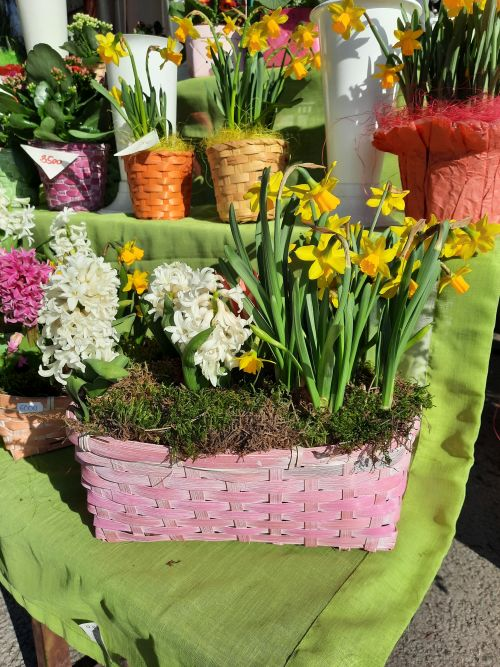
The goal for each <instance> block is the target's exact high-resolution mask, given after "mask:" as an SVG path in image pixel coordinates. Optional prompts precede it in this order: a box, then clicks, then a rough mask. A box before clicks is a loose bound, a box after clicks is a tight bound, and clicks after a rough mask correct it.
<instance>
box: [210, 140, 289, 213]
mask: <svg viewBox="0 0 500 667" xmlns="http://www.w3.org/2000/svg"><path fill="white" fill-rule="evenodd" d="M207 158H208V162H209V164H210V172H211V174H212V180H213V182H214V189H215V200H216V203H217V212H218V214H219V217H220V219H221V220H222V221H223V222H228V220H229V207H230V205H231V204H233V205H234V211H235V213H236V219H237V221H238V222H255V220H256V219H257V213H256V212H255V211H252V210H251V208H250V203H249V201H248V200H247V199H245V198H244V196H245V194H246V193H247V192H248V190H249V189H250V188H251V187H252V185H254V184H255V183H257V182H258V181H259V180H260V177H261V175H262V170H263V169H265V168H266V167H271V171H272V172H276V171H283V170H284V169H285V167H286V165H287V162H288V144H287V142H286V141H284V140H283V139H275V138H259V139H241V140H238V141H227V142H224V143H221V144H215V145H214V146H210V147H209V148H207ZM273 213H274V211H273V210H270V211H269V214H268V217H269V218H272V216H273Z"/></svg>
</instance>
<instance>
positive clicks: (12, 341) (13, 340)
mask: <svg viewBox="0 0 500 667" xmlns="http://www.w3.org/2000/svg"><path fill="white" fill-rule="evenodd" d="M22 340H23V334H22V333H13V334H12V336H11V337H10V338H9V342H8V343H7V354H14V352H17V351H18V349H19V346H20V345H21V343H22Z"/></svg>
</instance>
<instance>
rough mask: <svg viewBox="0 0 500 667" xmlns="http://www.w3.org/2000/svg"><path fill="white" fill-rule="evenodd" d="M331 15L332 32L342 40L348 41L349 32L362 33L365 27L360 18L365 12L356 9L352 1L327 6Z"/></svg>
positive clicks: (360, 8)
mask: <svg viewBox="0 0 500 667" xmlns="http://www.w3.org/2000/svg"><path fill="white" fill-rule="evenodd" d="M328 10H329V12H330V14H331V15H332V30H333V31H334V32H336V33H337V34H338V35H341V36H342V37H343V38H344V39H349V37H350V36H351V31H352V30H354V31H355V32H362V31H363V30H364V29H365V26H364V25H363V24H362V23H361V21H360V18H361V17H362V16H363V14H364V13H365V12H366V9H364V8H363V7H356V5H355V4H354V2H353V0H343V2H341V3H334V4H331V5H329V6H328Z"/></svg>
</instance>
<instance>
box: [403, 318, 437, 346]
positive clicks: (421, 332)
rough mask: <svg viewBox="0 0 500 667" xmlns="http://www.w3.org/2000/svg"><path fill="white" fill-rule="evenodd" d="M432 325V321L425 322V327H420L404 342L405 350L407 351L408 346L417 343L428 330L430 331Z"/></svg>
mask: <svg viewBox="0 0 500 667" xmlns="http://www.w3.org/2000/svg"><path fill="white" fill-rule="evenodd" d="M431 327H432V323H431V322H429V324H426V325H425V327H422V328H421V329H419V330H418V331H417V333H416V334H415V335H414V336H412V338H410V340H409V341H408V342H407V343H406V347H405V352H407V351H408V350H409V349H410V348H412V347H413V346H414V345H416V344H417V343H419V342H420V341H421V340H422V339H423V338H425V336H426V334H427V332H428V331H430V329H431Z"/></svg>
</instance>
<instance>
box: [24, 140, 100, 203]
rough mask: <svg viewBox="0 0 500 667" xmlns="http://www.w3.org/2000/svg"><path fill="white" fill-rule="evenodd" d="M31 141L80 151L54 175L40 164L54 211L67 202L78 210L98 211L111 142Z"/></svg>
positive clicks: (40, 145) (39, 145) (41, 145)
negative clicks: (48, 173) (51, 175)
mask: <svg viewBox="0 0 500 667" xmlns="http://www.w3.org/2000/svg"><path fill="white" fill-rule="evenodd" d="M30 143H31V144H32V145H33V146H38V147H39V148H44V147H45V148H49V149H54V150H58V151H62V150H65V151H68V152H70V153H78V157H77V158H76V160H74V162H72V163H71V164H69V165H68V166H67V167H66V168H65V169H64V170H63V171H61V173H60V174H58V175H57V176H55V177H54V178H52V179H50V178H49V177H48V176H47V174H46V173H45V172H44V170H43V169H42V168H41V167H38V172H39V174H40V179H41V181H42V183H43V188H44V190H45V197H46V199H47V206H48V208H49V209H50V210H51V211H61V210H62V209H63V208H64V207H65V206H70V207H71V208H72V209H74V210H75V211H97V209H99V208H102V206H103V204H104V194H105V190H106V178H107V174H108V153H109V146H108V144H86V143H79V142H75V143H69V144H62V143H58V142H49V141H43V142H37V141H32V142H30Z"/></svg>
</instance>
